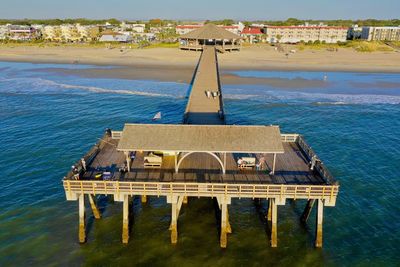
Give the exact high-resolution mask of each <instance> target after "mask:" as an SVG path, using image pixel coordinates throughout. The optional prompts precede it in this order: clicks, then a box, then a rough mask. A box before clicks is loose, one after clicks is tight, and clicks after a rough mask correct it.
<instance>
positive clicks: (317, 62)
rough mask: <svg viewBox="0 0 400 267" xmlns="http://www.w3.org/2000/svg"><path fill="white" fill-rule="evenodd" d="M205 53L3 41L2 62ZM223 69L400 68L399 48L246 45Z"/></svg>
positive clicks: (181, 61) (189, 59)
mask: <svg viewBox="0 0 400 267" xmlns="http://www.w3.org/2000/svg"><path fill="white" fill-rule="evenodd" d="M199 55H200V52H194V51H182V50H179V49H178V48H149V49H128V48H124V47H123V46H122V47H121V48H118V49H117V48H114V49H107V48H93V47H86V48H81V47H37V46H33V47H31V46H17V47H5V46H1V45H0V61H8V62H29V63H51V64H73V63H74V62H77V63H78V64H87V65H95V66H96V65H97V66H116V67H143V68H149V67H156V68H161V67H163V68H166V67H169V68H181V69H182V68H194V66H195V65H196V64H197V62H198V59H199ZM218 63H219V68H220V69H221V70H222V71H234V70H267V71H268V70H275V71H320V72H324V71H329V72H331V71H332V72H387V73H400V53H399V52H395V51H392V52H371V53H361V52H356V51H354V50H352V49H349V48H343V49H339V51H338V52H331V51H327V50H323V49H321V50H303V51H296V53H293V54H292V53H289V56H286V54H285V53H281V52H278V51H275V49H274V47H271V46H267V45H260V46H251V47H243V48H242V50H241V51H240V52H231V53H229V52H228V53H223V54H219V55H218Z"/></svg>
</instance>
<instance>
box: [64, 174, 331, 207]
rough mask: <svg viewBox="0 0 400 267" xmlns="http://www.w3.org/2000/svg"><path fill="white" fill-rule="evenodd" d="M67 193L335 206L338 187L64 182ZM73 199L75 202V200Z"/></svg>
mask: <svg viewBox="0 0 400 267" xmlns="http://www.w3.org/2000/svg"><path fill="white" fill-rule="evenodd" d="M63 184H64V188H65V191H66V194H67V198H68V195H69V194H106V195H107V194H110V195H112V194H117V195H119V194H129V195H149V196H169V195H173V194H180V195H185V196H195V197H220V196H226V197H235V198H280V199H286V198H290V199H324V200H325V201H326V205H335V201H336V197H337V195H338V191H339V186H338V185H283V184H282V185H281V184H220V183H177V182H171V183H168V182H120V181H92V180H91V181H73V180H64V181H63ZM71 200H72V199H71Z"/></svg>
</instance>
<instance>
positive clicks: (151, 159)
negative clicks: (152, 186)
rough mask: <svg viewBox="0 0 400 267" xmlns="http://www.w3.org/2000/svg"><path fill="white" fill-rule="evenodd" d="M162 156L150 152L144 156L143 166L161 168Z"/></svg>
mask: <svg viewBox="0 0 400 267" xmlns="http://www.w3.org/2000/svg"><path fill="white" fill-rule="evenodd" d="M161 163H162V157H160V156H157V155H154V154H150V155H149V156H146V157H144V168H161Z"/></svg>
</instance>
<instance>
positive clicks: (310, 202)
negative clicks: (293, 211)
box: [301, 199, 315, 223]
mask: <svg viewBox="0 0 400 267" xmlns="http://www.w3.org/2000/svg"><path fill="white" fill-rule="evenodd" d="M314 203H315V199H310V200H308V201H307V205H306V207H305V208H304V211H303V214H302V215H301V221H302V222H303V223H306V222H307V221H308V218H309V217H310V214H311V211H312V208H313V206H314Z"/></svg>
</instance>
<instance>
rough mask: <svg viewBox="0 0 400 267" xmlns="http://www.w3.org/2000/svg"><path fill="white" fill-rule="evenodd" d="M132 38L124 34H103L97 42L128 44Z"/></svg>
mask: <svg viewBox="0 0 400 267" xmlns="http://www.w3.org/2000/svg"><path fill="white" fill-rule="evenodd" d="M131 40H132V38H131V37H130V36H129V35H125V34H115V35H114V34H103V35H102V36H101V37H100V39H99V41H100V42H129V41H131Z"/></svg>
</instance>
